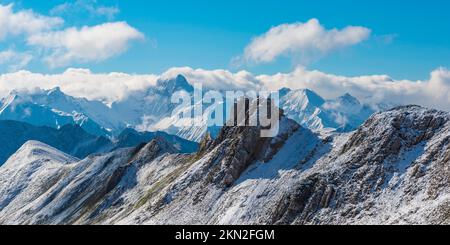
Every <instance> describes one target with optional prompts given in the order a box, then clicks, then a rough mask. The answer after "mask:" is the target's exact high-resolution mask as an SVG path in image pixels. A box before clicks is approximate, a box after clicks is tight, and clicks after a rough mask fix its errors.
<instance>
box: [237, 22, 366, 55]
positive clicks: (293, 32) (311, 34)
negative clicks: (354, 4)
mask: <svg viewBox="0 0 450 245" xmlns="http://www.w3.org/2000/svg"><path fill="white" fill-rule="evenodd" d="M370 33H371V30H369V29H367V28H365V27H360V26H347V27H345V28H343V29H341V30H338V29H331V30H327V29H325V27H324V26H322V25H321V24H320V23H319V21H318V20H317V19H311V20H309V21H308V22H306V23H300V22H298V23H294V24H282V25H279V26H276V27H273V28H271V29H270V30H269V31H268V32H267V33H265V34H263V35H261V36H259V37H256V38H254V39H253V41H252V42H251V43H250V44H249V45H248V46H247V47H246V48H245V52H244V55H243V59H244V60H245V61H247V62H254V63H269V62H272V61H274V60H275V59H276V58H278V57H280V56H291V57H293V58H296V59H302V60H304V61H309V60H310V59H312V58H316V57H317V56H321V55H324V54H327V53H329V52H332V51H334V50H338V49H341V48H345V47H348V46H352V45H355V44H358V43H360V42H362V41H364V40H366V39H367V38H368V37H369V36H370Z"/></svg>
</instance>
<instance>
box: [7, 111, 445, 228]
mask: <svg viewBox="0 0 450 245" xmlns="http://www.w3.org/2000/svg"><path fill="white" fill-rule="evenodd" d="M279 123H280V132H279V134H278V136H277V137H274V138H270V139H267V138H261V137H260V134H259V133H260V128H259V127H224V128H223V129H222V131H221V132H220V134H219V136H218V137H217V138H216V139H212V138H211V137H208V136H206V137H205V138H204V140H203V141H202V142H201V144H200V150H199V152H198V153H195V154H177V153H176V152H177V151H176V149H174V148H173V147H172V146H171V144H167V142H165V140H164V139H155V140H153V141H152V142H150V143H149V144H146V145H141V146H139V147H136V148H128V149H122V150H118V151H115V152H112V153H109V154H105V155H97V156H91V157H89V158H87V159H84V160H81V161H79V160H77V159H74V158H71V157H70V156H67V155H61V154H60V153H58V152H57V151H56V150H54V149H53V150H51V149H50V150H49V148H47V147H45V146H43V145H39V146H38V147H35V144H28V145H25V146H24V147H22V148H21V150H19V151H18V152H17V153H16V154H15V155H14V157H13V158H11V159H10V160H9V161H8V163H7V164H6V165H5V166H3V167H1V168H0V181H1V183H3V184H2V185H0V193H1V194H2V199H0V223H3V224H23V223H25V224H448V223H450V216H449V213H450V184H449V183H450V181H449V180H450V162H449V161H450V114H449V113H446V112H440V111H436V110H428V109H425V108H421V107H418V106H407V107H399V108H395V109H393V110H390V111H386V112H383V113H377V114H375V115H373V116H372V117H371V118H370V119H369V120H368V121H367V122H366V123H365V124H364V125H362V126H361V127H360V128H359V129H358V130H356V131H355V132H352V133H348V134H336V135H332V136H329V137H327V138H321V137H320V136H318V135H316V134H314V133H312V132H311V131H309V130H306V129H304V128H302V127H300V126H299V125H298V124H296V123H295V122H293V121H291V120H289V119H287V118H286V117H284V116H282V117H281V119H280V122H279ZM45 152H47V153H45ZM41 153H42V154H41ZM30 156H32V157H30ZM17 163H20V164H17ZM36 163H38V164H36ZM18 173H21V174H18ZM11 176H15V178H19V177H20V176H28V177H26V179H27V181H25V182H24V183H28V184H25V185H20V186H19V187H17V186H18V185H17V183H19V182H20V183H21V181H22V179H21V177H20V178H19V179H15V178H11ZM24 178H25V177H24ZM8 183H9V184H8ZM30 193H33V195H32V196H31V198H30V197H29V196H28V195H30Z"/></svg>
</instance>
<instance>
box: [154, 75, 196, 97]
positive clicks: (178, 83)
mask: <svg viewBox="0 0 450 245" xmlns="http://www.w3.org/2000/svg"><path fill="white" fill-rule="evenodd" d="M158 87H159V89H161V90H163V91H167V92H168V93H169V94H172V93H173V92H177V91H181V90H184V91H186V92H188V93H191V92H193V91H194V87H193V86H192V85H191V84H189V82H188V81H187V79H186V77H184V76H183V75H177V76H176V77H175V78H171V79H165V80H159V81H158Z"/></svg>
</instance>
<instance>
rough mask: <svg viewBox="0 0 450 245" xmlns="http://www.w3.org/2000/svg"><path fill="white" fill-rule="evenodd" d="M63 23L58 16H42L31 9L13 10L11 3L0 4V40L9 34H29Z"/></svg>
mask: <svg viewBox="0 0 450 245" xmlns="http://www.w3.org/2000/svg"><path fill="white" fill-rule="evenodd" d="M63 23H64V21H63V20H62V19H61V18H58V17H48V16H43V15H40V14H37V13H35V12H33V11H32V10H21V11H18V12H14V10H13V4H9V5H2V4H0V41H1V40H3V39H5V38H6V37H8V36H10V35H12V36H17V35H21V34H27V35H29V34H33V33H38V32H41V31H48V30H52V29H54V28H56V27H59V26H61V25H62V24H63Z"/></svg>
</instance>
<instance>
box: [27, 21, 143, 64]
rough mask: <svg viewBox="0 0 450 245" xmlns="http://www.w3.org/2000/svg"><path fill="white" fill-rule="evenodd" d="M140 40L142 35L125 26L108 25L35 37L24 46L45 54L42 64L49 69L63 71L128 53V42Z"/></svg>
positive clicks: (116, 23) (45, 33) (69, 29)
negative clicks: (41, 49) (58, 68)
mask: <svg viewBox="0 0 450 245" xmlns="http://www.w3.org/2000/svg"><path fill="white" fill-rule="evenodd" d="M143 38H144V35H143V34H142V33H140V32H139V31H138V30H136V29H135V28H133V27H131V26H130V25H128V24H127V23H126V22H112V23H104V24H101V25H96V26H92V27H89V26H85V27H82V28H81V29H78V28H74V27H72V28H68V29H65V30H62V31H53V32H43V33H36V34H33V35H31V36H30V37H29V38H28V44H29V45H32V46H37V47H42V48H44V49H45V50H46V51H47V53H48V55H47V56H46V57H45V58H44V60H45V61H46V62H47V64H48V65H49V66H50V67H64V66H67V65H69V64H72V63H85V62H98V61H103V60H106V59H108V58H111V57H114V56H117V55H119V54H122V53H123V52H125V51H126V50H127V49H128V46H129V43H130V42H131V41H133V40H137V39H143Z"/></svg>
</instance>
